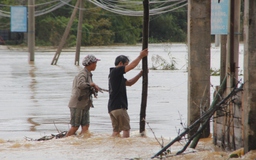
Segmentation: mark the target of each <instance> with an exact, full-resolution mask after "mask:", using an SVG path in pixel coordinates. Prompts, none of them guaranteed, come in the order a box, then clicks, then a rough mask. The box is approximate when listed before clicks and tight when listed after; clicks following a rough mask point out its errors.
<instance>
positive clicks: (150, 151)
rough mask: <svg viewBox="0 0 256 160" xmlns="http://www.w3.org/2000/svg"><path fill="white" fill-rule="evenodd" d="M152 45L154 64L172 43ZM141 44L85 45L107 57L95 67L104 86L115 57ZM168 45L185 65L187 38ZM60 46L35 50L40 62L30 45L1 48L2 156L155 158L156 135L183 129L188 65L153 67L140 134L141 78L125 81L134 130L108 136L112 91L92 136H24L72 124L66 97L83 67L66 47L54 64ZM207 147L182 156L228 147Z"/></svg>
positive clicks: (101, 99) (98, 111)
mask: <svg viewBox="0 0 256 160" xmlns="http://www.w3.org/2000/svg"><path fill="white" fill-rule="evenodd" d="M150 47H151V48H150V49H149V57H148V60H149V67H151V66H152V64H151V59H150V55H155V54H159V55H161V56H162V57H165V58H168V53H167V52H166V51H165V50H166V49H165V48H166V46H164V45H154V46H150ZM140 50H141V46H118V47H115V46H113V47H87V48H85V49H83V51H82V52H81V58H83V57H84V56H85V55H87V54H89V53H90V54H95V55H96V57H98V58H100V59H101V61H99V62H98V64H97V69H96V71H94V72H93V79H94V81H95V83H97V84H98V85H99V86H100V87H102V88H107V86H108V82H107V80H108V79H107V77H108V71H109V68H110V67H112V66H113V63H114V59H115V57H116V56H118V55H120V54H126V55H128V56H129V58H130V59H131V60H132V59H134V58H135V57H136V56H137V55H138V53H139V51H140ZM168 51H170V52H171V53H172V56H174V57H175V58H176V62H177V65H178V66H177V68H184V67H182V66H184V65H186V61H187V59H186V57H187V52H186V46H185V45H183V44H178V45H174V46H172V48H170V50H168ZM54 54H55V52H54V51H53V52H36V53H35V62H34V63H28V62H27V59H28V54H27V52H22V51H19V52H18V51H11V50H4V49H2V50H0V57H1V61H0V73H1V81H0V104H1V107H0V143H1V145H0V159H106V160H108V159H111V160H112V159H135V158H141V159H150V157H151V156H153V155H154V154H155V153H156V152H157V151H159V150H160V148H161V147H160V145H159V144H158V142H157V141H156V139H155V138H154V135H155V136H156V137H160V138H159V139H160V142H163V143H164V144H167V143H168V142H169V141H171V139H173V138H174V137H176V135H177V133H178V131H179V130H181V129H182V126H181V125H180V123H181V122H182V123H183V124H186V118H187V115H186V110H187V109H186V106H187V72H186V70H177V71H168V70H150V71H149V76H148V80H149V83H148V84H149V86H148V100H147V115H146V121H147V123H148V124H149V125H148V126H147V125H146V135H147V137H144V138H142V137H140V136H138V135H139V134H138V131H139V113H140V101H141V89H142V85H141V83H142V82H141V80H139V81H138V83H136V84H135V85H134V86H132V87H128V88H127V92H128V99H129V110H128V112H129V114H130V119H131V128H132V129H131V135H132V136H131V138H128V139H121V138H111V137H110V134H111V132H112V127H111V121H110V118H109V115H108V113H107V101H108V94H107V93H99V96H98V98H97V99H94V106H95V108H92V109H91V125H90V132H91V136H90V137H68V138H63V139H53V140H49V141H44V142H36V141H26V140H25V139H24V137H31V138H33V139H37V138H40V137H42V136H46V135H51V134H56V133H58V132H61V131H67V130H68V129H69V127H70V126H69V118H70V117H69V109H68V107H67V103H68V100H69V97H70V92H71V87H72V81H73V78H74V76H75V75H76V74H77V72H78V71H79V70H80V69H81V68H82V67H81V66H74V65H73V62H74V58H75V52H63V53H62V54H61V55H60V58H59V61H58V65H50V63H51V60H52V58H53V56H54ZM215 58H216V56H215ZM140 66H141V65H140ZM140 66H139V67H138V68H137V69H135V70H133V71H131V73H128V74H127V75H126V78H128V79H129V78H131V77H133V76H134V75H136V74H137V73H138V72H139V69H140ZM218 80H219V78H218V77H213V78H212V84H213V85H218V83H219V82H218ZM161 137H162V139H161ZM200 144H202V146H201V148H202V149H201V150H203V151H204V150H211V151H213V150H215V149H214V147H213V146H212V145H211V142H207V145H206V143H205V142H201V143H200ZM181 145H182V143H181V144H175V146H173V147H172V151H173V152H174V151H175V150H179V149H180V147H181ZM207 146H208V148H207ZM190 152H191V151H190ZM204 153H205V154H204ZM207 153H209V152H206V151H205V152H202V153H201V152H200V153H197V152H196V153H194V154H192V155H191V154H187V155H184V157H189V159H190V158H191V157H190V156H192V158H193V159H194V158H196V157H197V158H198V157H199V159H201V158H202V157H203V159H211V158H210V156H213V157H215V158H217V159H221V158H220V157H221V155H222V159H223V157H226V156H227V153H224V152H218V153H215V152H214V153H212V154H211V155H210V156H208V155H207ZM184 157H182V156H181V157H175V158H174V159H179V158H180V159H184ZM200 157H201V158H200ZM169 159H172V157H169ZM186 159H187V158H186Z"/></svg>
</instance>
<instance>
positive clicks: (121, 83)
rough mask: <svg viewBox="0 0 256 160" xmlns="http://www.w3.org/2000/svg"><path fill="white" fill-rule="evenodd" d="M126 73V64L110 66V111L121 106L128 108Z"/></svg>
mask: <svg viewBox="0 0 256 160" xmlns="http://www.w3.org/2000/svg"><path fill="white" fill-rule="evenodd" d="M124 74H125V66H120V67H115V68H110V73H109V76H108V85H109V100H108V112H111V111H113V110H116V109H121V108H125V109H128V102H127V94H126V85H125V83H126V79H125V78H124Z"/></svg>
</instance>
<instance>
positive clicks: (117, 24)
mask: <svg viewBox="0 0 256 160" xmlns="http://www.w3.org/2000/svg"><path fill="white" fill-rule="evenodd" d="M35 3H36V4H45V3H46V1H45V0H36V1H35ZM75 3H76V0H72V2H71V3H70V5H64V6H63V7H61V8H59V9H57V10H54V11H52V12H50V13H48V14H44V15H41V16H37V17H36V23H35V28H36V31H35V33H36V45H38V46H39V45H51V46H57V45H58V44H59V42H60V40H61V38H62V35H63V33H64V31H65V28H66V26H67V24H68V22H69V20H70V17H71V14H72V12H73V9H74V6H75ZM84 3H85V4H84V9H83V25H82V42H81V45H82V46H84V45H109V44H113V43H125V44H135V43H138V42H141V40H142V38H141V37H142V24H143V17H130V16H122V15H118V14H115V13H111V12H109V11H106V10H103V9H101V8H99V7H96V6H95V5H93V4H92V3H89V2H88V1H85V2H84ZM0 4H1V5H0V10H2V11H6V12H9V11H10V6H12V5H13V6H15V5H27V1H26V0H1V2H0ZM50 6H51V4H45V5H37V7H36V11H37V10H42V9H44V8H46V7H50ZM138 9H140V10H141V8H134V10H138ZM186 10H187V9H186V7H184V8H180V9H178V10H175V11H174V12H169V13H165V14H161V15H156V16H151V17H150V26H149V27H150V31H149V42H151V43H154V42H185V41H186V32H187V27H186V25H187V11H186ZM0 19H1V20H0V30H10V18H9V17H0ZM77 25H78V13H77V16H76V19H75V20H74V22H73V24H72V26H71V30H70V33H69V36H68V38H67V41H66V44H65V46H66V47H70V46H74V45H75V44H76V36H77Z"/></svg>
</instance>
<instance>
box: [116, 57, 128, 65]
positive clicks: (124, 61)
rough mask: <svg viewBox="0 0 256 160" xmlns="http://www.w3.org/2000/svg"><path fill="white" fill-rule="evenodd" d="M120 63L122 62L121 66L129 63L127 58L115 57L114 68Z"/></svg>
mask: <svg viewBox="0 0 256 160" xmlns="http://www.w3.org/2000/svg"><path fill="white" fill-rule="evenodd" d="M120 62H122V63H123V64H124V63H126V62H130V60H129V58H128V57H127V56H125V55H120V56H117V57H116V60H115V66H117V65H118V64H119V63H120Z"/></svg>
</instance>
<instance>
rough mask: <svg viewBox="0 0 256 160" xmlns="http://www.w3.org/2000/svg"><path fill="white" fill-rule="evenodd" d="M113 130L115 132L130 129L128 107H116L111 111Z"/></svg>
mask: <svg viewBox="0 0 256 160" xmlns="http://www.w3.org/2000/svg"><path fill="white" fill-rule="evenodd" d="M109 115H110V118H111V122H112V126H113V131H114V132H121V131H123V130H124V131H127V130H130V129H131V127H130V117H129V115H128V113H127V110H126V109H116V110H113V111H111V112H110V113H109Z"/></svg>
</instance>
